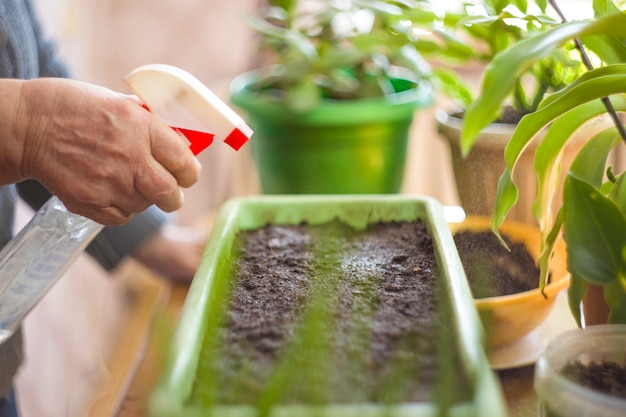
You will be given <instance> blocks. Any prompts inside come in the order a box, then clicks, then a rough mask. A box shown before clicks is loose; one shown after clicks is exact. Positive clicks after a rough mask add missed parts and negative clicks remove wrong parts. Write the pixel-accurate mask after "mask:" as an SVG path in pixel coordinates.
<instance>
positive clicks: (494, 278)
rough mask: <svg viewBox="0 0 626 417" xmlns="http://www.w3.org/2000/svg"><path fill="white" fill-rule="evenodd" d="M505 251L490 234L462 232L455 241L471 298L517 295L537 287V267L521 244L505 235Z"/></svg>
mask: <svg viewBox="0 0 626 417" xmlns="http://www.w3.org/2000/svg"><path fill="white" fill-rule="evenodd" d="M504 239H505V241H506V243H507V245H508V246H509V248H510V251H509V250H507V249H506V248H505V247H504V246H502V244H501V243H500V241H499V240H498V238H497V237H496V235H495V234H493V233H492V232H491V231H484V232H478V231H463V232H459V233H456V234H455V235H454V241H455V244H456V247H457V250H458V252H459V257H460V258H461V263H462V264H463V269H464V270H465V274H466V275H467V279H468V281H469V284H470V288H471V290H472V293H473V295H474V298H485V297H497V296H501V295H508V294H516V293H520V292H524V291H529V290H531V289H534V288H537V287H538V285H539V268H538V267H537V265H536V263H535V260H534V259H533V257H532V255H531V254H530V253H529V252H528V250H527V249H526V247H525V246H524V245H523V244H522V243H514V242H512V241H511V240H510V239H508V238H507V237H506V236H504Z"/></svg>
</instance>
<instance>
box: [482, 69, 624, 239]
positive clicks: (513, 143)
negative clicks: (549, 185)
mask: <svg viewBox="0 0 626 417" xmlns="http://www.w3.org/2000/svg"><path fill="white" fill-rule="evenodd" d="M617 66H618V67H620V68H622V71H623V73H611V74H610V75H607V76H604V75H605V74H606V73H607V72H608V71H606V69H605V68H599V69H597V70H594V71H590V72H589V73H587V74H585V75H586V77H585V78H584V80H582V81H580V80H579V81H577V82H575V83H572V85H570V86H569V87H568V88H566V89H565V90H563V91H562V92H559V93H555V94H553V95H552V96H550V97H548V98H547V99H546V100H544V102H545V103H547V104H545V105H543V104H542V106H540V108H539V110H537V111H536V112H535V113H532V114H529V115H527V116H525V117H524V118H522V120H521V121H520V123H519V124H518V126H517V128H516V129H515V133H514V134H513V136H512V137H511V139H510V141H509V143H508V144H507V146H506V149H505V153H504V159H505V162H506V169H505V172H504V173H503V174H502V176H501V177H500V181H499V183H498V190H497V195H496V204H495V207H494V213H493V217H492V225H493V228H494V229H497V228H498V227H499V226H500V225H501V224H502V222H503V221H504V219H505V218H506V216H507V214H508V212H509V210H510V209H511V208H512V207H513V206H514V205H515V203H516V202H517V196H518V191H517V187H516V186H515V184H514V183H513V181H512V175H511V173H512V172H513V170H514V168H515V165H516V164H517V161H518V159H519V157H520V155H521V153H522V152H523V150H524V149H525V148H526V146H527V145H528V143H529V142H530V141H531V140H532V139H533V137H534V136H535V135H536V134H537V133H538V132H539V131H541V130H542V129H544V128H545V127H546V126H548V124H550V123H551V122H552V121H554V120H555V119H557V118H558V117H560V116H561V115H562V114H565V113H567V112H568V111H570V110H572V109H574V108H576V107H578V106H579V105H581V104H584V103H585V102H591V101H593V100H597V99H599V98H602V97H605V96H610V95H613V94H618V93H622V92H624V91H625V90H626V65H617ZM607 68H608V67H607ZM589 74H591V76H589ZM593 74H600V75H601V76H598V77H594V76H593ZM581 78H582V77H581ZM592 107H593V106H592ZM582 112H583V113H585V114H580V115H579V116H580V119H578V122H577V123H578V126H581V125H582V124H584V123H585V122H586V121H587V120H589V119H591V118H593V117H595V115H596V114H597V113H596V112H595V111H594V110H593V108H592V109H586V110H584V111H582ZM549 140H552V141H559V142H562V143H564V141H563V138H561V137H560V136H559V135H558V134H555V135H554V136H552V138H549ZM544 141H545V138H544ZM544 146H545V147H546V148H547V147H548V146H549V145H544ZM557 147H558V146H557Z"/></svg>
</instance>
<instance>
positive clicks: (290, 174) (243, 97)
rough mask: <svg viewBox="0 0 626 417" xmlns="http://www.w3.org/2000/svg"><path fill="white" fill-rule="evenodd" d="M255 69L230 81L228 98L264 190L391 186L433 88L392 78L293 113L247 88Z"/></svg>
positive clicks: (395, 185) (362, 190) (373, 190)
mask: <svg viewBox="0 0 626 417" xmlns="http://www.w3.org/2000/svg"><path fill="white" fill-rule="evenodd" d="M254 80H255V72H254V71H252V72H248V73H245V74H242V75H240V76H238V77H237V78H235V79H234V80H233V82H232V83H231V92H230V94H231V101H232V103H233V104H235V105H236V106H238V107H240V108H241V109H243V110H245V111H246V112H247V113H248V123H249V124H250V126H251V127H252V129H253V130H254V132H255V133H254V136H253V140H252V141H251V142H250V146H251V150H252V155H253V158H254V162H255V164H256V167H257V170H258V173H259V178H260V182H261V188H262V192H263V193H264V194H382V193H397V192H399V191H400V188H401V186H402V180H403V177H404V171H405V161H406V152H407V144H408V133H409V128H410V126H411V122H412V120H413V115H414V112H415V111H416V109H418V108H423V107H426V106H428V105H429V104H430V103H431V102H432V89H431V87H430V85H428V84H426V83H423V85H422V84H420V85H419V86H417V87H415V85H414V84H412V83H409V82H407V81H402V80H398V81H397V83H396V85H397V90H398V91H399V92H398V93H395V94H393V95H390V96H387V97H384V98H380V99H367V100H346V101H336V100H335V101H331V100H329V101H325V102H324V103H323V104H322V105H321V106H319V107H318V108H316V109H314V110H312V111H310V112H307V113H304V114H297V113H294V112H291V111H289V110H288V109H287V108H286V107H285V105H284V104H283V103H282V102H280V101H279V100H269V99H261V98H259V97H257V95H256V93H255V92H253V91H252V90H250V88H249V86H250V84H251V83H252V82H253V81H254Z"/></svg>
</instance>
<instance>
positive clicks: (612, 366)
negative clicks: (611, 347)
mask: <svg viewBox="0 0 626 417" xmlns="http://www.w3.org/2000/svg"><path fill="white" fill-rule="evenodd" d="M561 374H562V375H563V376H564V377H565V378H567V379H569V380H571V381H574V382H576V383H578V384H580V385H582V386H583V387H586V388H589V389H592V390H595V391H599V392H602V393H604V394H608V395H612V396H614V397H619V398H624V399H626V365H619V364H618V363H615V362H609V361H602V362H590V363H587V364H584V363H582V362H580V361H574V362H570V363H568V364H566V365H565V366H564V367H563V369H561Z"/></svg>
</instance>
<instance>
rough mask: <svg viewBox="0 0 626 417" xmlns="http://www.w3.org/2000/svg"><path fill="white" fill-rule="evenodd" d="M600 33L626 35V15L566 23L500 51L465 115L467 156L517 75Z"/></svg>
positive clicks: (463, 133) (497, 109) (464, 139)
mask: <svg viewBox="0 0 626 417" xmlns="http://www.w3.org/2000/svg"><path fill="white" fill-rule="evenodd" d="M597 34H611V35H613V36H626V14H623V13H615V14H611V15H607V16H604V17H601V18H598V19H596V20H590V21H582V22H570V23H564V24H562V25H560V26H557V27H555V28H552V29H550V30H547V31H545V32H540V33H538V34H536V35H535V36H532V37H530V38H527V39H524V40H522V41H520V42H518V43H517V44H515V45H513V46H512V47H511V48H509V49H507V50H505V51H504V52H502V53H500V54H498V55H497V56H496V57H495V58H494V59H493V61H492V62H491V63H490V64H489V65H488V66H487V68H486V69H485V73H484V74H483V79H482V85H481V92H480V96H479V98H478V99H477V100H476V101H474V103H472V105H471V106H470V107H469V108H468V109H467V112H466V114H465V117H464V123H463V131H462V138H461V149H462V151H463V154H465V155H467V153H468V152H469V150H470V149H471V147H472V146H473V144H474V143H475V141H476V139H477V137H478V134H479V132H480V131H481V130H482V129H483V128H484V127H486V126H487V125H489V123H491V122H492V121H493V120H495V119H496V118H497V116H498V113H499V111H500V109H501V107H502V104H503V103H504V101H505V99H506V98H507V97H508V96H509V94H510V93H511V91H512V90H513V87H514V86H515V82H516V80H517V78H518V77H519V76H520V75H521V74H523V73H524V72H525V71H526V69H528V68H529V67H530V66H532V65H533V64H534V63H535V62H537V61H538V60H540V59H542V58H544V57H546V56H548V55H549V54H550V53H551V52H552V51H553V50H554V49H555V48H557V47H559V46H560V45H562V44H563V43H564V42H567V41H569V40H571V39H574V38H578V37H582V36H590V35H597Z"/></svg>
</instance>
